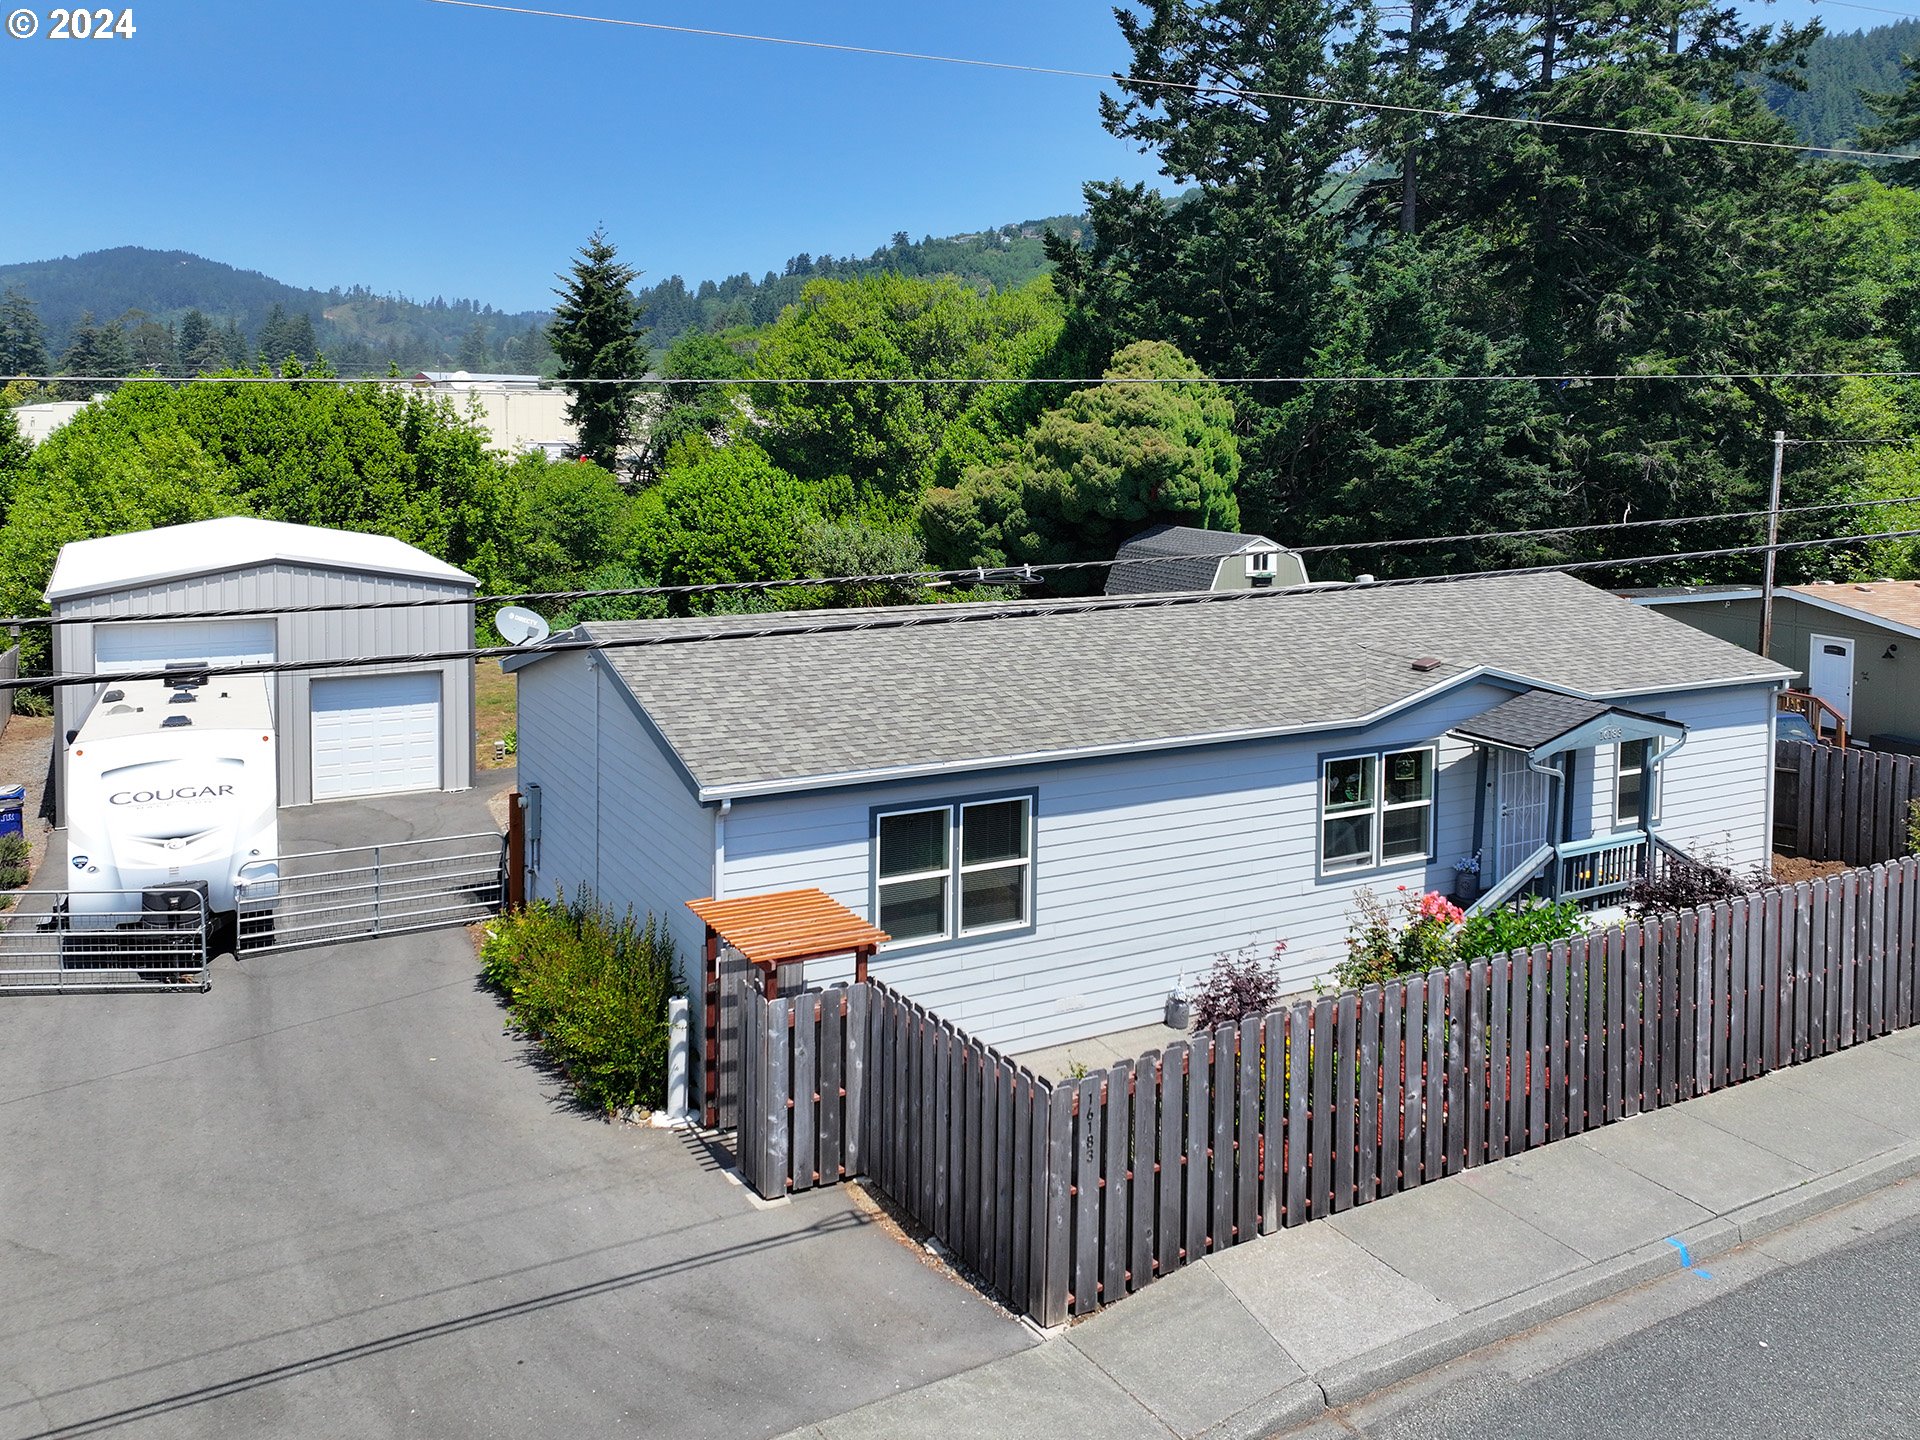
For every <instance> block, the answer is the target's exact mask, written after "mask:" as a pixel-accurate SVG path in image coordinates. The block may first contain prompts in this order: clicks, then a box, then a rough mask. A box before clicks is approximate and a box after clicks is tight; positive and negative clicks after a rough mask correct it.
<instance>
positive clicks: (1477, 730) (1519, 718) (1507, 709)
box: [1453, 690, 1613, 750]
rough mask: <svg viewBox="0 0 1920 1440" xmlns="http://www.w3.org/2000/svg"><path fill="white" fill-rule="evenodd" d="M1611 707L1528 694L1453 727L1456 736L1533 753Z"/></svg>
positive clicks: (1535, 692) (1597, 702)
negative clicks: (1532, 751) (1534, 750)
mask: <svg viewBox="0 0 1920 1440" xmlns="http://www.w3.org/2000/svg"><path fill="white" fill-rule="evenodd" d="M1612 708H1613V707H1612V706H1611V705H1609V704H1607V703H1606V702H1605V701H1604V700H1582V699H1580V698H1579V697H1577V696H1573V695H1556V694H1554V693H1553V692H1552V691H1550V690H1529V691H1527V692H1526V693H1525V694H1524V695H1516V696H1514V697H1513V699H1511V700H1508V701H1506V702H1505V703H1503V704H1500V705H1496V706H1494V707H1493V708H1492V709H1491V710H1486V711H1483V712H1482V713H1480V714H1478V715H1476V716H1474V717H1473V718H1472V719H1471V720H1464V721H1462V722H1461V723H1460V724H1458V725H1456V726H1454V727H1453V733H1454V734H1456V735H1466V736H1470V737H1472V738H1473V739H1475V740H1491V741H1492V742H1493V743H1494V744H1495V745H1507V746H1511V747H1512V748H1513V749H1516V750H1533V749H1536V748H1538V747H1539V746H1541V745H1545V744H1546V743H1547V742H1548V741H1549V740H1558V739H1559V738H1560V737H1561V736H1562V735H1564V734H1566V733H1567V732H1568V731H1569V730H1577V729H1579V727H1580V726H1582V725H1584V724H1586V723H1587V721H1589V720H1593V719H1596V718H1598V717H1599V716H1601V715H1604V714H1606V713H1607V712H1608V711H1609V710H1611V709H1612Z"/></svg>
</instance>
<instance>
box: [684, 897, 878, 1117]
mask: <svg viewBox="0 0 1920 1440" xmlns="http://www.w3.org/2000/svg"><path fill="white" fill-rule="evenodd" d="M687 908H688V909H689V910H691V911H693V913H694V914H696V915H698V916H699V917H700V918H701V919H702V920H703V921H705V922H706V926H707V944H706V993H707V1044H706V1056H705V1061H706V1063H705V1065H704V1066H703V1068H704V1069H705V1071H706V1087H705V1088H706V1100H707V1104H706V1110H707V1124H708V1126H710V1127H711V1126H715V1125H718V1124H719V1086H720V1069H721V1064H722V1057H721V1055H720V1050H719V1046H720V947H721V946H722V945H726V946H729V947H731V948H732V949H733V950H735V951H736V952H738V953H739V955H740V956H741V957H742V958H743V959H744V960H745V961H746V962H747V964H748V965H750V966H752V967H754V968H755V969H757V970H761V971H764V972H765V976H766V980H765V994H766V997H767V998H768V999H769V1000H772V999H775V998H776V997H777V996H778V995H779V993H780V967H781V966H782V965H803V964H805V962H807V961H808V960H824V959H827V958H828V957H829V956H834V955H847V954H851V955H852V956H853V978H854V980H855V982H856V983H857V982H862V981H864V980H865V979H866V978H867V962H868V961H869V960H871V959H872V958H873V952H874V951H875V950H876V949H878V948H879V947H880V946H882V945H884V944H886V942H887V941H888V940H889V939H891V938H892V937H891V936H889V935H888V934H887V932H886V931H884V930H882V929H880V928H879V927H877V926H875V925H871V924H869V923H868V922H867V921H865V920H863V919H861V918H860V917H859V916H858V915H856V914H854V913H853V911H851V910H849V909H848V908H847V907H846V906H844V905H842V904H841V903H840V902H839V901H837V900H834V899H832V898H830V897H829V896H828V895H827V894H826V893H825V892H823V891H820V890H811V889H809V890H782V891H780V892H778V893H776V894H772V895H743V896H741V897H740V898H738V899H734V900H715V899H711V898H709V899H706V900H689V901H688V902H687Z"/></svg>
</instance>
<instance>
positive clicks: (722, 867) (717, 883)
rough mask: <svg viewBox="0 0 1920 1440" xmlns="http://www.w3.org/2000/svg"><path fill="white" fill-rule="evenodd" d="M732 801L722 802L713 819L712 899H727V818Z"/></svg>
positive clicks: (730, 810)
mask: <svg viewBox="0 0 1920 1440" xmlns="http://www.w3.org/2000/svg"><path fill="white" fill-rule="evenodd" d="M732 810H733V801H732V800H730V799H729V800H722V801H721V802H720V809H719V812H718V813H717V814H715V815H714V817H713V898H714V899H716V900H724V899H726V898H727V816H728V815H729V814H730V813H732Z"/></svg>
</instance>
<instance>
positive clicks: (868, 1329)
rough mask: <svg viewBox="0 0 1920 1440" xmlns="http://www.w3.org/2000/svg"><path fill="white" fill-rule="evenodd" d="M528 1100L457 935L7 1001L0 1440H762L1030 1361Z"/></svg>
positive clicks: (817, 1239)
mask: <svg viewBox="0 0 1920 1440" xmlns="http://www.w3.org/2000/svg"><path fill="white" fill-rule="evenodd" d="M556 1088H557V1087H556V1086H555V1084H554V1082H553V1081H552V1080H551V1079H550V1078H549V1077H548V1076H546V1075H544V1074H543V1073H542V1072H541V1071H540V1070H538V1069H537V1068H534V1067H533V1066H531V1065H530V1064H529V1063H528V1061H527V1058H526V1056H525V1054H524V1052H523V1050H522V1048H521V1047H520V1046H519V1045H518V1044H516V1043H515V1042H514V1041H512V1040H511V1039H510V1038H508V1037H506V1036H505V1035H503V1034H502V1033H501V1012H500V1009H499V1007H498V1005H497V1004H496V1002H495V1001H494V999H493V998H492V997H491V996H490V995H487V994H485V993H483V992H481V991H479V990H478V989H477V988H476V985H475V967H474V963H473V953H472V947H471V942H470V941H469V939H468V937H467V936H466V935H465V934H464V932H458V931H452V932H441V933H439V934H435V935H428V936H417V937H411V938H405V939H397V940H388V941H381V942H370V943H363V944H360V945H355V946H346V947H340V948H337V949H327V950H313V951H307V952H299V953H294V954H287V955H277V956H255V957H251V958H249V959H247V960H246V961H244V962H235V961H234V960H232V959H230V958H228V959H223V960H221V961H219V962H217V964H216V967H215V971H214V988H213V990H212V992H211V993H210V994H207V995H168V994H163V995H127V996H88V995H79V996H64V997H59V996H56V997H31V998H18V997H16V998H7V999H0V1437H7V1440H18V1437H28V1436H38V1437H51V1436H77V1435H92V1434H100V1433H106V1432H111V1433H113V1434H115V1435H129V1436H138V1437H143V1440H144V1437H158V1436H196V1437H198V1436H248V1437H254V1436H260V1435H276V1436H304V1435H312V1436H326V1437H338V1436H343V1435H351V1436H355V1437H382V1436H423V1437H437V1436H459V1437H467V1436H496V1435H497V1436H512V1437H515V1440H534V1437H540V1436H549V1435H550V1436H569V1437H572V1436H579V1435H604V1434H610V1433H615V1432H634V1433H640V1434H672V1435H679V1436H695V1437H697V1436H716V1437H717V1436H728V1437H732V1436H750V1435H765V1434H774V1433H778V1432H781V1431H784V1430H787V1429H789V1428H791V1427H792V1426H794V1425H796V1424H799V1423H803V1422H805V1421H808V1420H814V1419H819V1418H822V1417H825V1416H827V1415H831V1414H834V1413H837V1412H839V1411H842V1410H845V1409H848V1408H849V1407H851V1406H854V1405H858V1404H862V1403H865V1402H866V1401H869V1400H872V1399H876V1398H879V1397H881V1396H884V1395H887V1394H890V1393H892V1392H893V1391H894V1390H896V1389H904V1388H907V1387H910V1386H914V1385H920V1384H924V1383H926V1382H928V1381H931V1380H934V1379H937V1378H939V1377H941V1376H944V1375H948V1374H951V1373H953V1372H955V1371H958V1370H961V1369H964V1368H967V1367H969V1366H973V1365H978V1364H981V1363H984V1362H986V1361H988V1360H991V1359H994V1358H996V1357H999V1356H1001V1355H1005V1354H1008V1353H1010V1352H1012V1351H1015V1350H1018V1349H1021V1348H1023V1347H1024V1346H1026V1345H1028V1344H1030V1343H1031V1341H1030V1339H1029V1337H1028V1335H1027V1334H1026V1332H1025V1331H1023V1330H1022V1329H1021V1328H1020V1327H1019V1326H1018V1325H1016V1324H1015V1323H1013V1322H1012V1321H1011V1320H1008V1319H1006V1318H1005V1317H1004V1316H1002V1315H1000V1314H998V1313H997V1312H994V1311H992V1310H990V1309H989V1307H988V1306H986V1305H985V1304H984V1303H983V1302H982V1301H981V1300H980V1298H979V1296H978V1295H977V1294H976V1293H975V1292H974V1291H972V1290H969V1289H967V1288H964V1287H962V1286H960V1285H957V1284H955V1283H953V1282H952V1281H950V1280H949V1279H947V1278H946V1277H945V1276H943V1275H942V1274H941V1273H939V1272H937V1271H935V1270H933V1269H931V1268H929V1267H928V1266H927V1265H926V1264H924V1263H923V1261H922V1260H921V1258H920V1257H919V1256H918V1255H917V1254H916V1253H914V1252H912V1251H910V1250H908V1249H907V1248H905V1247H904V1246H903V1245H901V1244H899V1243H897V1242H895V1241H894V1240H892V1239H890V1238H888V1236H887V1235H886V1234H885V1233H884V1232H883V1230H882V1228H881V1227H880V1226H879V1225H877V1224H875V1223H873V1222H872V1220H871V1219H870V1217H868V1216H867V1215H866V1214H864V1213H863V1212H862V1211H860V1210H859V1209H857V1208H856V1207H855V1206H854V1205H853V1204H852V1203H850V1201H849V1199H848V1197H847V1196H846V1195H844V1194H843V1193H840V1192H834V1193H830V1194H822V1195H817V1196H812V1197H808V1198H807V1199H806V1200H805V1202H804V1203H803V1204H800V1205H794V1206H788V1207H779V1208H774V1209H760V1208H756V1207H755V1206H754V1205H753V1204H752V1203H751V1202H750V1201H749V1199H748V1197H747V1195H746V1192H744V1191H743V1190H741V1189H739V1188H738V1187H736V1186H733V1185H731V1184H729V1183H728V1182H727V1181H726V1179H725V1178H723V1176H722V1175H721V1174H719V1173H718V1172H717V1170H716V1167H715V1165H714V1162H713V1160H712V1158H711V1157H710V1156H709V1155H708V1154H707V1153H706V1152H705V1151H704V1150H703V1149H701V1148H700V1147H699V1146H698V1145H697V1144H695V1143H692V1142H690V1141H688V1140H687V1139H684V1138H682V1137H680V1136H677V1135H675V1134H672V1133H670V1132H665V1131H652V1130H645V1129H640V1128H637V1127H631V1126H609V1125H606V1124H603V1123H601V1122H599V1121H598V1120H593V1119H589V1118H586V1117H583V1116H581V1115H579V1114H577V1113H574V1112H572V1111H570V1110H569V1109H568V1108H567V1107H566V1105H565V1104H564V1103H563V1102H561V1101H560V1100H558V1099H557V1098H556V1095H555V1091H556Z"/></svg>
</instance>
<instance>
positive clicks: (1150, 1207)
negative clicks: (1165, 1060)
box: [1127, 1051, 1161, 1290]
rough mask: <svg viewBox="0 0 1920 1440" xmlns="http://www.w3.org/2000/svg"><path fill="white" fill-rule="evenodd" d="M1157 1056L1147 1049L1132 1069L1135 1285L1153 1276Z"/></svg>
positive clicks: (1157, 1178) (1157, 1153)
mask: <svg viewBox="0 0 1920 1440" xmlns="http://www.w3.org/2000/svg"><path fill="white" fill-rule="evenodd" d="M1160 1084H1161V1080H1160V1057H1159V1055H1158V1054H1156V1053H1154V1052H1152V1051H1149V1052H1147V1053H1146V1054H1145V1055H1142V1056H1141V1057H1140V1059H1139V1061H1138V1063H1137V1065H1136V1067H1135V1069H1134V1089H1133V1175H1132V1180H1131V1183H1130V1184H1129V1186H1128V1190H1129V1201H1128V1204H1129V1207H1130V1210H1131V1213H1132V1218H1133V1242H1132V1245H1131V1246H1130V1247H1129V1254H1128V1262H1127V1263H1128V1268H1129V1269H1130V1270H1131V1271H1132V1272H1133V1274H1132V1284H1133V1288H1134V1289H1136V1290H1137V1289H1139V1288H1140V1287H1141V1286H1142V1285H1145V1284H1147V1283H1148V1282H1149V1281H1151V1280H1152V1279H1153V1278H1154V1271H1155V1266H1154V1247H1153V1240H1154V1228H1155V1227H1154V1211H1155V1208H1156V1206H1157V1204H1158V1200H1159V1187H1160V1105H1159V1096H1160Z"/></svg>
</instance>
